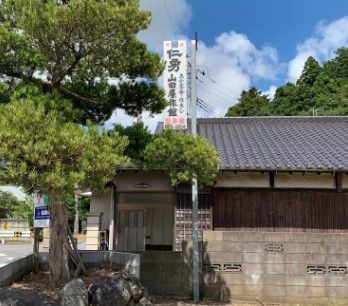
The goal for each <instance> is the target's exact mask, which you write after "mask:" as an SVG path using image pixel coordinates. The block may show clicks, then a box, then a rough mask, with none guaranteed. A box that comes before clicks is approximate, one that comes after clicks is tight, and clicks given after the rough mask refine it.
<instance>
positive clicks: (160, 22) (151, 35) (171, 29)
mask: <svg viewBox="0 0 348 306" xmlns="http://www.w3.org/2000/svg"><path fill="white" fill-rule="evenodd" d="M166 3H167V7H168V11H169V14H170V17H171V19H169V17H168V14H167V11H166V6H165V2H164V0H141V2H140V7H141V8H142V9H144V10H149V11H151V12H152V22H151V24H150V26H149V27H148V28H147V29H146V30H145V31H142V32H141V33H140V35H139V37H140V39H141V40H142V41H144V42H145V43H147V44H148V46H149V47H150V48H151V49H152V50H155V51H157V52H162V48H163V41H164V40H174V33H175V34H176V35H177V38H178V37H179V38H180V37H185V35H183V34H182V33H183V32H184V30H185V29H186V27H187V26H188V24H189V22H190V20H191V17H192V14H191V6H190V5H189V4H188V3H187V2H186V1H185V0H166Z"/></svg>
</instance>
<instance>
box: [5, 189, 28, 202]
mask: <svg viewBox="0 0 348 306" xmlns="http://www.w3.org/2000/svg"><path fill="white" fill-rule="evenodd" d="M0 190H1V191H5V192H10V193H12V194H13V195H15V196H16V197H17V198H18V199H19V200H25V198H26V197H27V195H26V194H25V193H24V192H23V189H22V188H20V187H16V186H0Z"/></svg>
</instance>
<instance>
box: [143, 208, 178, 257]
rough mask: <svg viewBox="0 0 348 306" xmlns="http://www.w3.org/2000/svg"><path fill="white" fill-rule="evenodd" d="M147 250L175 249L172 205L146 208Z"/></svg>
mask: <svg viewBox="0 0 348 306" xmlns="http://www.w3.org/2000/svg"><path fill="white" fill-rule="evenodd" d="M146 225H147V226H146V236H145V249H146V250H168V251H171V250H172V249H173V247H172V246H173V209H172V208H171V207H159V208H154V207H151V208H146Z"/></svg>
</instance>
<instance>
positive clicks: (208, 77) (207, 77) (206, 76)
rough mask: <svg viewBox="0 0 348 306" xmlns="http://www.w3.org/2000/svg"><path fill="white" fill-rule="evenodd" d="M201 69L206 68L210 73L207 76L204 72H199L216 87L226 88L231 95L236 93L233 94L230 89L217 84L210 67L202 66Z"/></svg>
mask: <svg viewBox="0 0 348 306" xmlns="http://www.w3.org/2000/svg"><path fill="white" fill-rule="evenodd" d="M201 67H205V68H206V70H207V72H208V73H207V74H206V73H205V71H204V70H199V69H198V72H199V73H200V74H201V75H203V76H204V77H205V78H206V79H208V80H209V81H211V82H212V83H214V84H215V85H217V86H219V87H220V88H224V90H226V92H229V93H230V94H234V92H232V91H231V90H230V89H229V88H228V87H226V86H223V85H221V84H220V83H218V82H216V81H215V80H214V79H213V78H212V77H211V75H210V72H209V68H208V67H206V66H201Z"/></svg>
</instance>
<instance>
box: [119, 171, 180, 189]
mask: <svg viewBox="0 0 348 306" xmlns="http://www.w3.org/2000/svg"><path fill="white" fill-rule="evenodd" d="M113 182H114V184H115V185H116V188H117V192H122V191H173V190H174V189H173V187H172V186H171V184H170V179H169V176H168V175H167V174H165V173H162V172H160V171H156V172H144V171H140V170H124V171H121V172H120V173H118V174H117V176H116V177H115V178H114V180H113ZM142 183H145V184H147V185H148V186H147V188H139V187H137V185H138V184H142Z"/></svg>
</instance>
